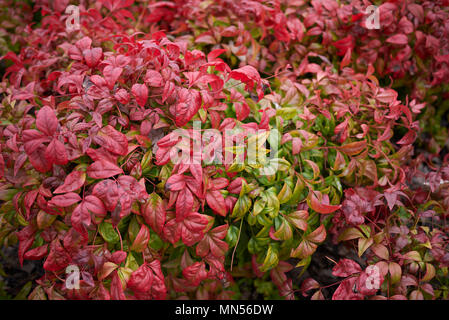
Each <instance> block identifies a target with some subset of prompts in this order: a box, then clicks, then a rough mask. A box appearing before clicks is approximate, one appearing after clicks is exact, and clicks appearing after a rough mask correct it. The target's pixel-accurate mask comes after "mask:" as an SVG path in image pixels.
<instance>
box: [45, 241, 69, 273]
mask: <svg viewBox="0 0 449 320" xmlns="http://www.w3.org/2000/svg"><path fill="white" fill-rule="evenodd" d="M70 262H71V259H70V256H69V254H68V253H67V251H66V250H65V249H64V248H63V247H62V245H61V243H60V242H59V240H58V239H56V240H54V241H53V242H52V243H51V246H50V253H49V255H48V257H47V259H46V260H45V263H44V269H45V270H46V271H59V270H62V269H64V268H66V267H67V266H68V265H69V263H70Z"/></svg>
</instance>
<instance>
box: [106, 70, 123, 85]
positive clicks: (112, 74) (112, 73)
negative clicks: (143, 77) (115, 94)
mask: <svg viewBox="0 0 449 320" xmlns="http://www.w3.org/2000/svg"><path fill="white" fill-rule="evenodd" d="M122 71H123V68H120V67H113V66H110V65H109V66H106V67H105V68H104V69H103V75H104V79H105V80H106V82H107V83H108V88H109V89H110V90H112V89H113V88H114V85H115V83H116V82H117V79H118V78H119V77H120V75H121V74H122Z"/></svg>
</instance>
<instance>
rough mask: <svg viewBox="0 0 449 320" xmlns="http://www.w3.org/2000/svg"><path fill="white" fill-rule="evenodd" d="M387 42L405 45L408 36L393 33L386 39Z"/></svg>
mask: <svg viewBox="0 0 449 320" xmlns="http://www.w3.org/2000/svg"><path fill="white" fill-rule="evenodd" d="M387 42H388V43H392V44H398V45H405V44H407V43H408V38H407V36H406V35H405V34H395V35H394V36H391V37H389V38H388V39H387Z"/></svg>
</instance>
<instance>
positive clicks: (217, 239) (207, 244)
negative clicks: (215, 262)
mask: <svg viewBox="0 0 449 320" xmlns="http://www.w3.org/2000/svg"><path fill="white" fill-rule="evenodd" d="M227 232H228V225H227V224H224V225H221V226H218V227H216V228H214V229H212V230H210V231H209V232H208V233H206V234H205V236H204V238H203V239H202V240H201V241H200V242H199V243H198V244H197V246H196V254H197V255H198V256H200V257H205V256H207V255H208V254H209V252H210V253H211V254H212V255H213V256H215V257H217V258H219V257H223V256H225V255H226V252H227V251H228V249H229V246H228V244H227V243H226V242H224V241H222V240H221V239H224V238H225V237H226V234H227Z"/></svg>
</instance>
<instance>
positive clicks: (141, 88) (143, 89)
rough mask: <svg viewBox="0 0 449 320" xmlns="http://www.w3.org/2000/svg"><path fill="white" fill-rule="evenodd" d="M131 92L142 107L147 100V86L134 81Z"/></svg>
mask: <svg viewBox="0 0 449 320" xmlns="http://www.w3.org/2000/svg"><path fill="white" fill-rule="evenodd" d="M131 92H132V94H133V95H134V97H135V98H136V101H137V104H138V105H139V106H141V107H142V108H143V107H145V104H146V103H147V100H148V88H147V86H146V85H145V84H140V83H136V84H134V85H133V86H132V88H131Z"/></svg>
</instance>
